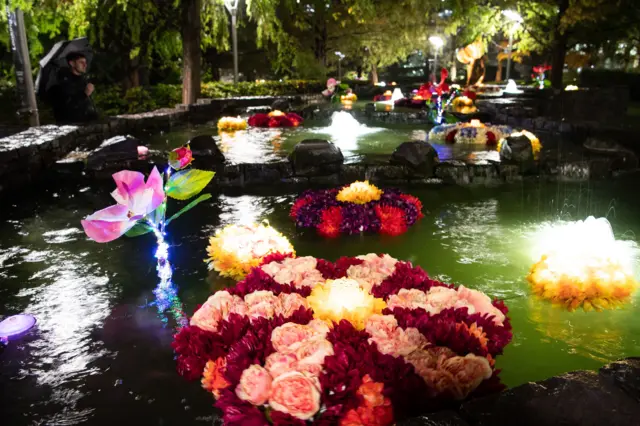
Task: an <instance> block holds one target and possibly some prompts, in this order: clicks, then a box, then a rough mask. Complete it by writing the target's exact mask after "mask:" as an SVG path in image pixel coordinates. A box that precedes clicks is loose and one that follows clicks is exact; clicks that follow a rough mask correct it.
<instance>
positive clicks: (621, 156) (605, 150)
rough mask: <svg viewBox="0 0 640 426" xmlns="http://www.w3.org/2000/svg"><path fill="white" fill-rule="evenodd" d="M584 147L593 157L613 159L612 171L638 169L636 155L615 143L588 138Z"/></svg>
mask: <svg viewBox="0 0 640 426" xmlns="http://www.w3.org/2000/svg"><path fill="white" fill-rule="evenodd" d="M583 146H584V148H585V149H586V150H587V152H589V153H590V154H592V155H602V156H607V157H613V159H614V161H613V162H612V164H611V167H612V171H618V170H633V169H637V168H638V157H637V156H636V154H635V153H634V152H633V151H631V150H630V149H627V148H625V147H624V146H622V145H621V144H619V143H617V142H615V141H612V140H609V139H599V138H588V139H587V140H586V141H585V143H584V145H583Z"/></svg>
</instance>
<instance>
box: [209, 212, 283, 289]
mask: <svg viewBox="0 0 640 426" xmlns="http://www.w3.org/2000/svg"><path fill="white" fill-rule="evenodd" d="M273 253H283V254H287V255H289V254H290V255H295V251H294V250H293V246H292V245H291V243H290V242H289V240H288V239H287V237H285V236H284V235H282V234H281V233H280V232H278V231H277V230H275V229H274V228H272V227H271V226H269V225H268V224H264V223H263V224H255V223H254V224H250V225H228V226H226V227H224V228H222V229H219V230H217V231H216V233H215V236H213V237H211V238H209V246H208V247H207V254H208V255H209V257H208V258H207V259H206V260H205V262H207V263H208V264H209V270H215V271H217V272H219V273H220V275H222V276H225V277H230V278H233V279H235V280H241V279H243V278H244V277H245V275H247V274H248V273H249V271H250V270H251V268H253V267H254V266H258V265H260V263H262V259H264V258H265V257H266V256H268V255H270V254H273Z"/></svg>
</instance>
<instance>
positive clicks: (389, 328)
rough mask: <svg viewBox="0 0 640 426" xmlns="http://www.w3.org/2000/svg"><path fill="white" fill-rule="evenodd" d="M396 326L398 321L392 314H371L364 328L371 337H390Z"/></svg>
mask: <svg viewBox="0 0 640 426" xmlns="http://www.w3.org/2000/svg"><path fill="white" fill-rule="evenodd" d="M397 328H398V321H397V320H396V319H395V317H394V316H393V315H371V316H370V317H369V319H367V323H366V324H365V330H366V331H367V333H369V334H370V335H371V337H372V338H377V339H392V338H393V334H394V332H395V331H396V329H397Z"/></svg>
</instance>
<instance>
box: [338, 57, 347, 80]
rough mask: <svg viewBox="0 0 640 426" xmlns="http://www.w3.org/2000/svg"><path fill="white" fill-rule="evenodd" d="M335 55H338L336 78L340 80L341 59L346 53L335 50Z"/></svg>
mask: <svg viewBox="0 0 640 426" xmlns="http://www.w3.org/2000/svg"><path fill="white" fill-rule="evenodd" d="M336 56H337V57H338V80H340V78H341V74H342V60H343V59H344V57H345V56H346V55H345V54H344V53H342V52H336Z"/></svg>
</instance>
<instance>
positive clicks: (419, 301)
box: [387, 288, 429, 311]
mask: <svg viewBox="0 0 640 426" xmlns="http://www.w3.org/2000/svg"><path fill="white" fill-rule="evenodd" d="M387 308H389V309H395V308H405V309H418V308H422V309H424V310H425V311H426V310H428V309H429V306H428V305H427V294H426V293H425V292H424V291H420V290H416V289H411V290H407V289H404V288H403V289H402V290H400V291H399V292H398V294H394V295H392V296H391V297H389V300H388V301H387Z"/></svg>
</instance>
